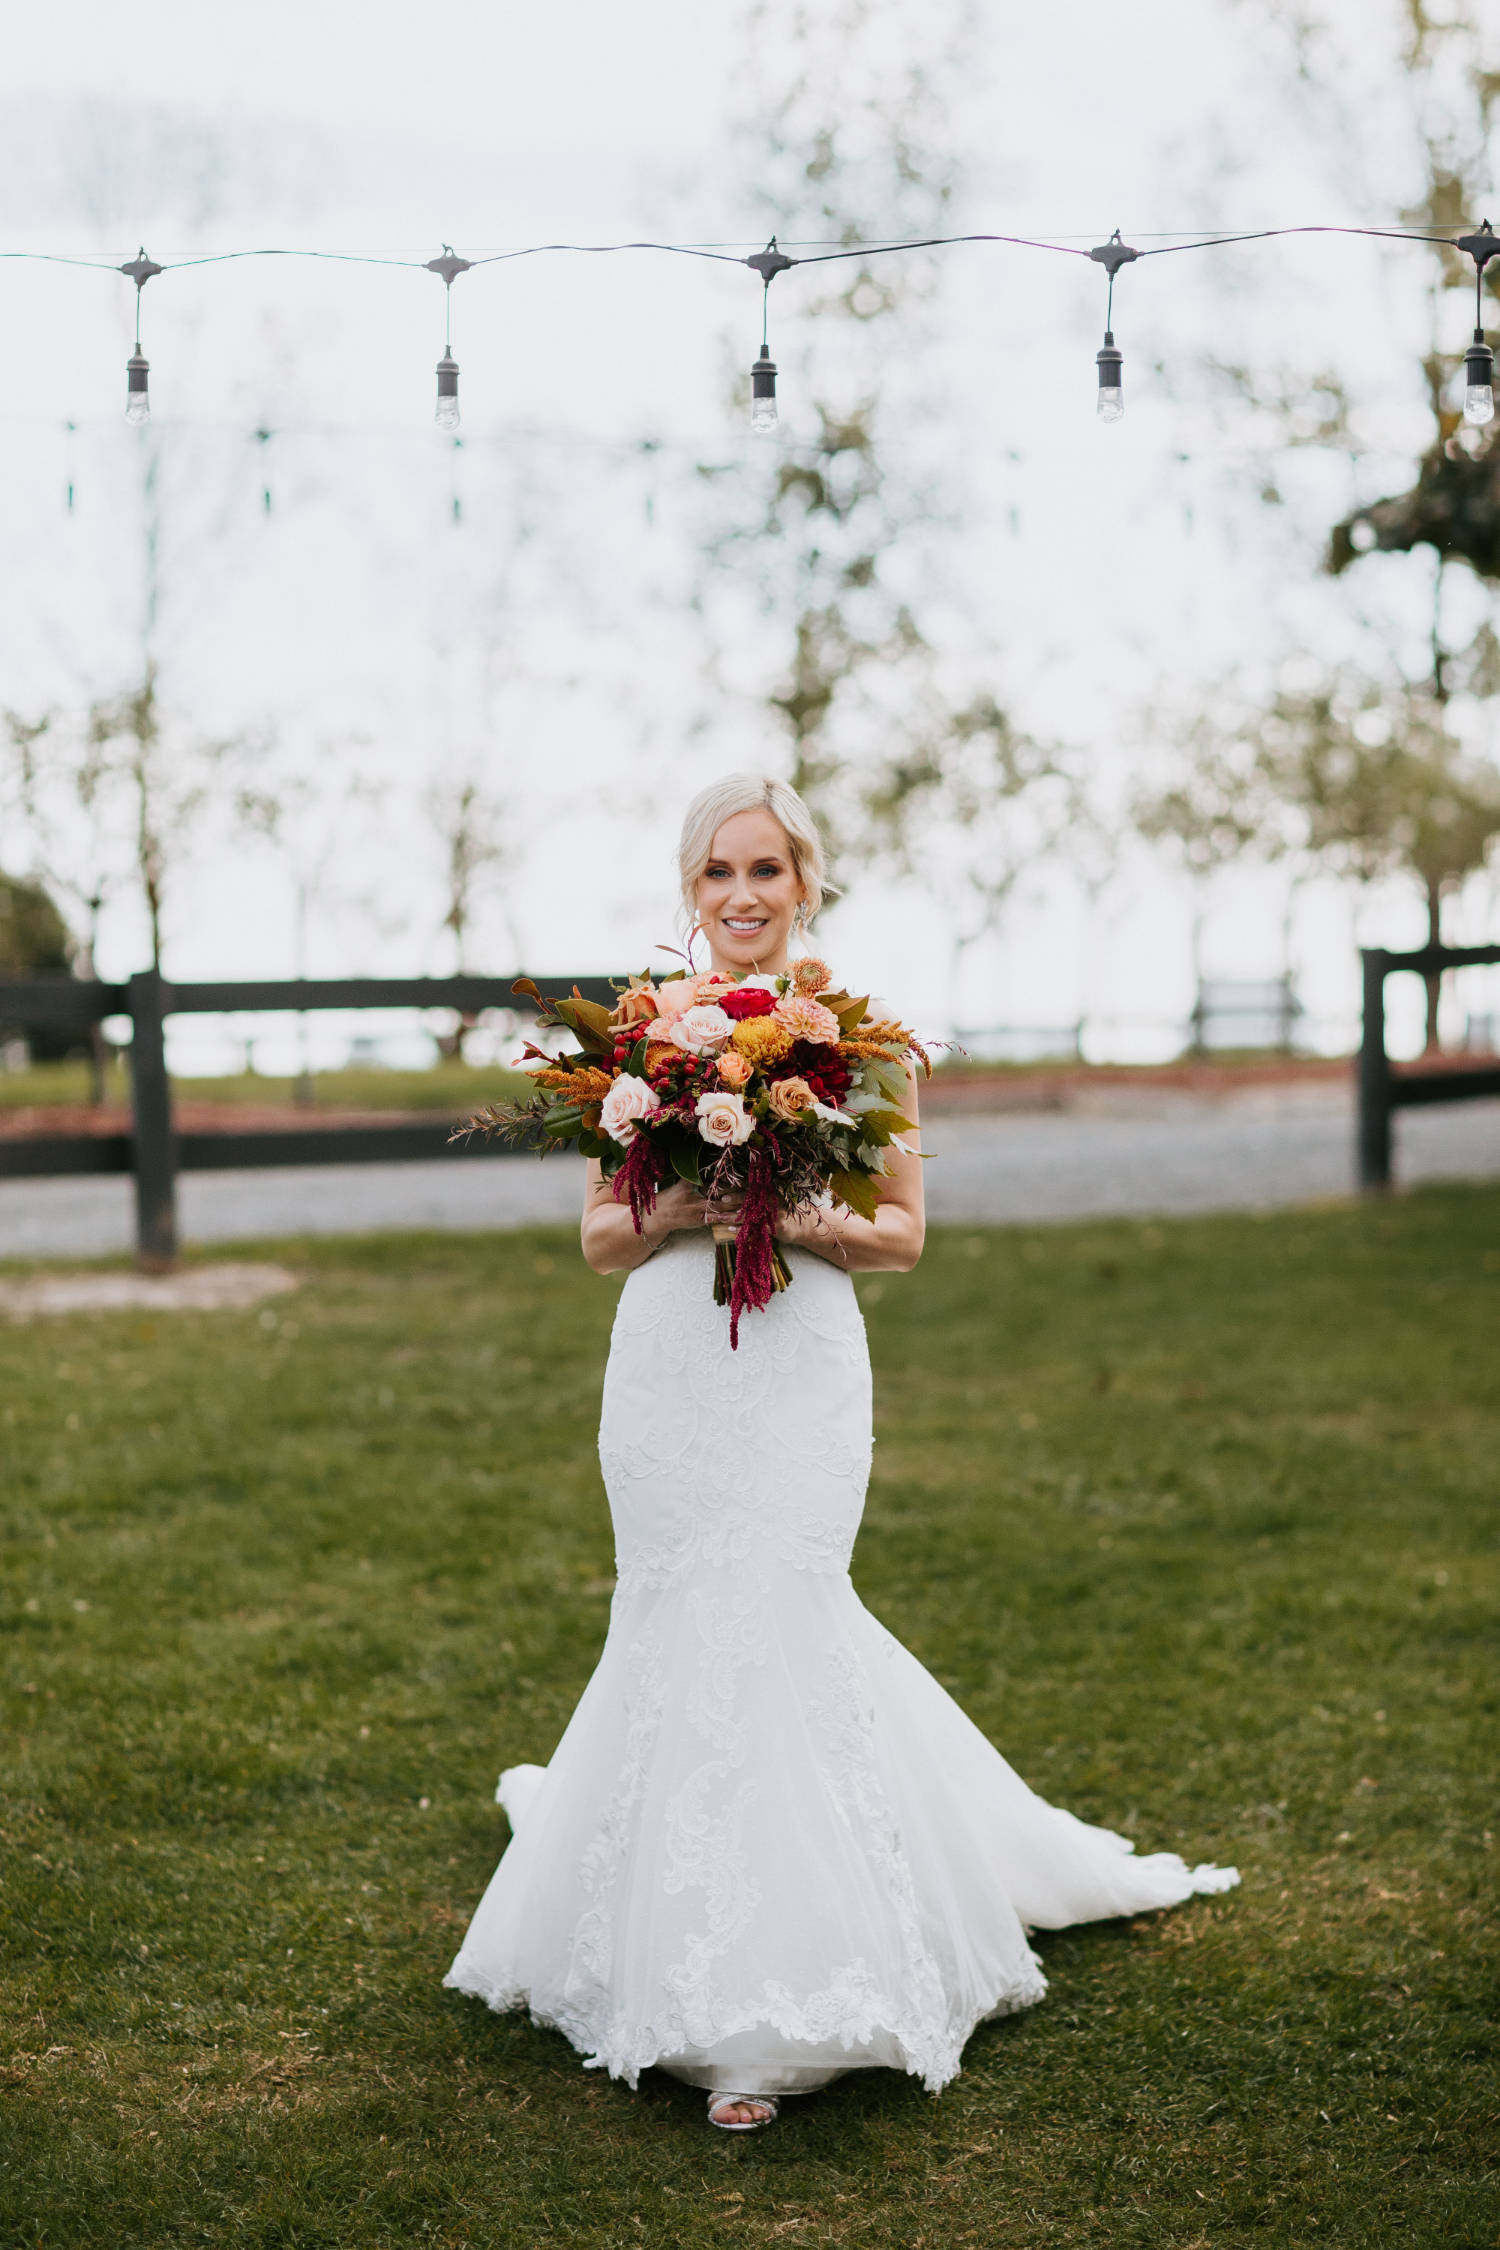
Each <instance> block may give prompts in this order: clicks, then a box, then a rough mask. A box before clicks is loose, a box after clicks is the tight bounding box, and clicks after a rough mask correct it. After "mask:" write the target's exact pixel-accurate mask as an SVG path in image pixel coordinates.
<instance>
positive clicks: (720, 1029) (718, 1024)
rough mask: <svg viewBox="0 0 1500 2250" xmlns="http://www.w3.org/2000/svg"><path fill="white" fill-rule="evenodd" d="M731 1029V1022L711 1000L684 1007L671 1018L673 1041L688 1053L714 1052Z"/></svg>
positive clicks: (704, 1053)
mask: <svg viewBox="0 0 1500 2250" xmlns="http://www.w3.org/2000/svg"><path fill="white" fill-rule="evenodd" d="M733 1029H734V1024H733V1022H732V1021H731V1020H730V1018H729V1017H728V1016H726V1015H725V1013H724V1011H723V1009H722V1008H716V1007H715V1006H714V1005H713V1003H712V1001H700V1002H699V1003H698V1004H697V1005H696V1006H695V1007H692V1008H684V1009H683V1011H682V1013H681V1015H679V1016H675V1017H674V1018H673V1019H672V1039H673V1042H674V1044H675V1045H676V1046H679V1047H684V1048H686V1050H687V1052H688V1053H689V1054H690V1055H706V1054H716V1053H717V1052H718V1050H719V1048H720V1047H722V1046H723V1044H724V1042H725V1040H726V1039H727V1038H728V1037H729V1034H730V1033H731V1031H733Z"/></svg>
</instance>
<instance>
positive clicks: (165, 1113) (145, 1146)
mask: <svg viewBox="0 0 1500 2250" xmlns="http://www.w3.org/2000/svg"><path fill="white" fill-rule="evenodd" d="M537 981H538V983H540V984H541V985H543V987H544V988H545V989H547V990H550V991H553V992H571V991H572V990H573V989H574V988H575V987H576V988H577V989H578V990H579V991H580V992H581V993H582V994H583V997H584V998H585V999H586V1000H597V1001H600V1002H602V1003H603V1004H604V1005H606V1006H612V1005H613V1002H614V999H615V991H616V988H615V985H614V983H613V982H612V981H611V980H610V978H608V977H602V976H581V977H566V976H558V977H545V978H538V979H537ZM512 982H513V980H512V979H511V978H510V977H341V978H318V979H310V978H295V979H288V980H285V981H280V982H270V981H258V982H253V983H244V984H169V983H168V982H167V980H166V979H165V978H164V977H162V976H160V975H158V974H157V973H156V971H155V970H149V969H148V970H145V971H143V972H142V973H141V974H140V975H139V976H133V977H131V978H130V980H129V982H128V983H126V984H93V983H87V982H84V981H82V980H74V979H72V978H65V977H57V978H26V979H22V978H5V979H0V1021H3V1022H5V1023H7V1024H28V1025H29V1024H38V1025H41V1024H45V1025H47V1026H48V1027H49V1028H51V1027H57V1026H61V1027H63V1028H69V1027H76V1028H78V1029H79V1030H82V1029H84V1028H85V1027H86V1026H88V1025H89V1024H94V1023H101V1022H103V1021H104V1019H105V1018H106V1017H108V1016H121V1015H128V1016H129V1018H130V1023H131V1038H130V1109H131V1120H130V1130H129V1132H128V1133H57V1134H49V1135H47V1136H46V1137H45V1138H38V1139H36V1140H26V1139H15V1140H10V1141H0V1178H8V1179H33V1180H34V1179H47V1178H58V1177H76V1176H78V1175H80V1174H86V1173H116V1172H128V1173H131V1174H133V1175H134V1179H135V1219H136V1255H137V1257H138V1258H139V1260H140V1262H141V1263H142V1264H143V1265H146V1266H157V1267H160V1266H167V1265H170V1264H171V1263H172V1261H173V1260H174V1259H175V1257H176V1255H177V1175H178V1173H179V1172H214V1171H220V1172H223V1171H234V1172H238V1171H244V1170H249V1169H254V1168H259V1167H262V1166H266V1165H274V1164H402V1163H415V1162H428V1161H430V1160H431V1159H432V1158H434V1157H456V1158H462V1157H471V1158H472V1157H479V1156H504V1155H509V1154H510V1153H512V1149H511V1145H510V1144H507V1143H504V1142H499V1141H488V1140H477V1139H476V1140H472V1141H450V1140H449V1138H448V1134H449V1132H450V1130H451V1126H450V1122H449V1120H448V1119H447V1118H446V1117H442V1116H435V1117H434V1118H433V1119H432V1120H431V1122H430V1123H429V1122H427V1121H426V1120H425V1119H424V1120H422V1121H420V1122H417V1121H407V1122H405V1123H402V1124H396V1125H332V1126H327V1127H318V1126H311V1127H310V1126H293V1127H288V1128H286V1129H285V1130H284V1131H283V1130H282V1129H281V1128H279V1127H271V1128H268V1129H266V1130H263V1131H256V1132H250V1131H244V1132H241V1131H235V1130H230V1131H227V1132H223V1133H180V1132H178V1131H177V1129H176V1127H175V1124H174V1122H173V1116H172V1082H171V1080H170V1078H169V1077H168V1075H167V1056H166V1037H165V1034H166V1022H167V1018H168V1017H169V1016H176V1015H264V1014H273V1013H274V1014H278V1015H280V1014H302V1013H303V1012H311V1011H312V1010H315V1009H330V1008H337V1009H351V1010H353V1009H365V1008H452V1009H454V1010H456V1011H457V1013H458V1014H460V1015H471V1016H472V1015H479V1014H481V1013H482V1012H483V1011H484V1010H485V1009H487V1008H508V1009H512V1010H515V1011H516V1012H518V1013H520V1014H523V1015H534V1014H535V1013H536V1009H535V1004H534V1003H533V1002H532V1001H530V1000H528V999H527V998H526V997H525V996H524V995H523V994H518V993H515V992H513V991H512V990H511V985H512Z"/></svg>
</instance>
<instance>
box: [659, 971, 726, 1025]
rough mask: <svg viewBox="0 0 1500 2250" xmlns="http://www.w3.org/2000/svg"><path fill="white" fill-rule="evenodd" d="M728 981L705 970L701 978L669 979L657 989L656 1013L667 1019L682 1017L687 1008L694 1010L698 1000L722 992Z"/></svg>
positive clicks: (708, 998) (706, 998) (710, 997)
mask: <svg viewBox="0 0 1500 2250" xmlns="http://www.w3.org/2000/svg"><path fill="white" fill-rule="evenodd" d="M729 981H730V980H729V978H728V977H721V976H717V975H715V974H714V973H713V971H711V970H707V969H705V970H704V972H703V974H702V975H701V976H696V977H670V978H669V979H668V980H667V982H666V983H665V984H662V985H658V987H657V991H656V1009H657V1013H658V1015H662V1016H667V1017H672V1016H680V1015H684V1014H685V1013H686V1012H687V1010H688V1009H689V1008H696V1007H697V1005H698V1003H699V1001H700V1000H711V999H712V998H713V996H714V994H715V993H716V992H722V991H724V989H725V987H726V986H727V985H728V983H729Z"/></svg>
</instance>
